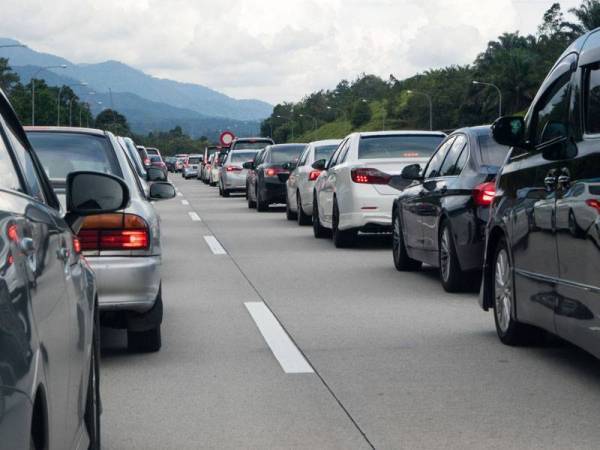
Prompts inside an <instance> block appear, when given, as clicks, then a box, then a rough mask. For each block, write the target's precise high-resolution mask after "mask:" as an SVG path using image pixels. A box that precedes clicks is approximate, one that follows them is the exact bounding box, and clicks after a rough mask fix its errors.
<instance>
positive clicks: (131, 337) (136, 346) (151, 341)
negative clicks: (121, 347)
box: [127, 288, 162, 353]
mask: <svg viewBox="0 0 600 450" xmlns="http://www.w3.org/2000/svg"><path fill="white" fill-rule="evenodd" d="M156 301H157V302H161V304H162V288H160V289H159V290H158V295H157V297H156ZM161 346H162V338H161V334H160V325H157V326H155V327H154V328H151V329H149V330H144V331H132V330H127V349H128V350H129V351H130V352H132V353H153V352H157V351H159V350H160V348H161Z"/></svg>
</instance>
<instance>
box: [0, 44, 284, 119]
mask: <svg viewBox="0 0 600 450" xmlns="http://www.w3.org/2000/svg"><path fill="white" fill-rule="evenodd" d="M7 44H8V45H10V44H20V42H18V41H15V40H14V39H8V38H0V45H7ZM0 56H1V57H6V58H9V64H10V65H11V66H12V67H13V69H15V70H16V71H17V72H19V73H23V74H25V73H26V72H27V73H29V74H30V75H29V76H31V73H32V71H31V70H28V71H25V70H23V69H21V68H22V67H25V66H32V67H38V68H39V67H44V66H50V65H63V64H64V65H66V66H67V68H65V69H51V70H50V71H47V72H52V73H54V74H55V75H57V76H58V77H68V78H70V79H73V80H76V82H81V81H85V82H87V83H88V84H89V86H90V87H93V88H94V90H95V91H96V92H98V93H108V92H109V89H110V90H112V92H113V99H114V96H115V95H116V93H129V94H134V95H136V96H137V97H139V98H142V99H145V100H148V101H151V102H155V103H159V104H165V105H169V106H171V107H174V108H178V109H183V110H188V111H192V112H195V113H197V114H200V115H201V116H204V117H221V118H226V119H234V120H241V121H248V120H251V121H259V120H261V119H264V118H266V117H268V116H269V115H270V114H271V112H272V110H273V107H272V106H271V105H269V104H268V103H266V102H263V101H260V100H238V99H234V98H231V97H228V96H227V95H225V94H222V93H220V92H217V91H215V90H212V89H210V88H208V87H206V86H202V85H199V84H192V83H182V82H178V81H173V80H168V79H163V78H157V77H153V76H151V75H148V74H146V73H144V72H142V71H141V70H138V69H135V68H133V67H130V66H128V65H126V64H123V63H121V62H118V61H106V62H102V63H97V64H74V63H72V62H70V61H69V60H67V59H65V58H61V57H60V56H56V55H52V54H49V53H41V52H37V51H35V50H33V49H30V48H29V47H26V48H0ZM28 81H29V78H24V79H23V82H25V83H26V82H28ZM49 84H52V83H50V82H49Z"/></svg>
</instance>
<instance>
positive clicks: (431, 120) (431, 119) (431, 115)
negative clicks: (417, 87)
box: [406, 90, 433, 131]
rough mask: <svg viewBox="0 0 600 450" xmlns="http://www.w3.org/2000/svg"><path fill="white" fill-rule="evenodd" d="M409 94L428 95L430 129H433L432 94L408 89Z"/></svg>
mask: <svg viewBox="0 0 600 450" xmlns="http://www.w3.org/2000/svg"><path fill="white" fill-rule="evenodd" d="M406 93H407V94H418V95H423V96H425V97H427V100H428V101H429V130H430V131H433V101H432V100H431V95H429V94H427V93H426V92H421V91H410V90H409V91H406Z"/></svg>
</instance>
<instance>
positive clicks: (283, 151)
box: [269, 145, 306, 164]
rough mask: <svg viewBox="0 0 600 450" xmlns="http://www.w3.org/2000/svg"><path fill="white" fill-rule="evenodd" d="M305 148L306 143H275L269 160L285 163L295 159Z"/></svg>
mask: <svg viewBox="0 0 600 450" xmlns="http://www.w3.org/2000/svg"><path fill="white" fill-rule="evenodd" d="M305 148H306V145H274V146H273V147H271V152H270V153H271V156H270V158H269V162H271V163H275V164H283V163H286V162H291V161H295V160H297V159H298V157H299V156H300V153H302V152H303V151H304V149H305Z"/></svg>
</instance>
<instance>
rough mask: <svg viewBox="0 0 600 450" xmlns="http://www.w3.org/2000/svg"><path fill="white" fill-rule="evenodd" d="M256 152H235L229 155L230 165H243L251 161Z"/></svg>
mask: <svg viewBox="0 0 600 450" xmlns="http://www.w3.org/2000/svg"><path fill="white" fill-rule="evenodd" d="M256 153H257V152H256V151H249V152H238V151H237V150H236V151H235V152H231V153H230V155H231V156H230V157H229V162H230V163H245V162H246V161H252V160H253V159H254V156H255V155H256Z"/></svg>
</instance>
